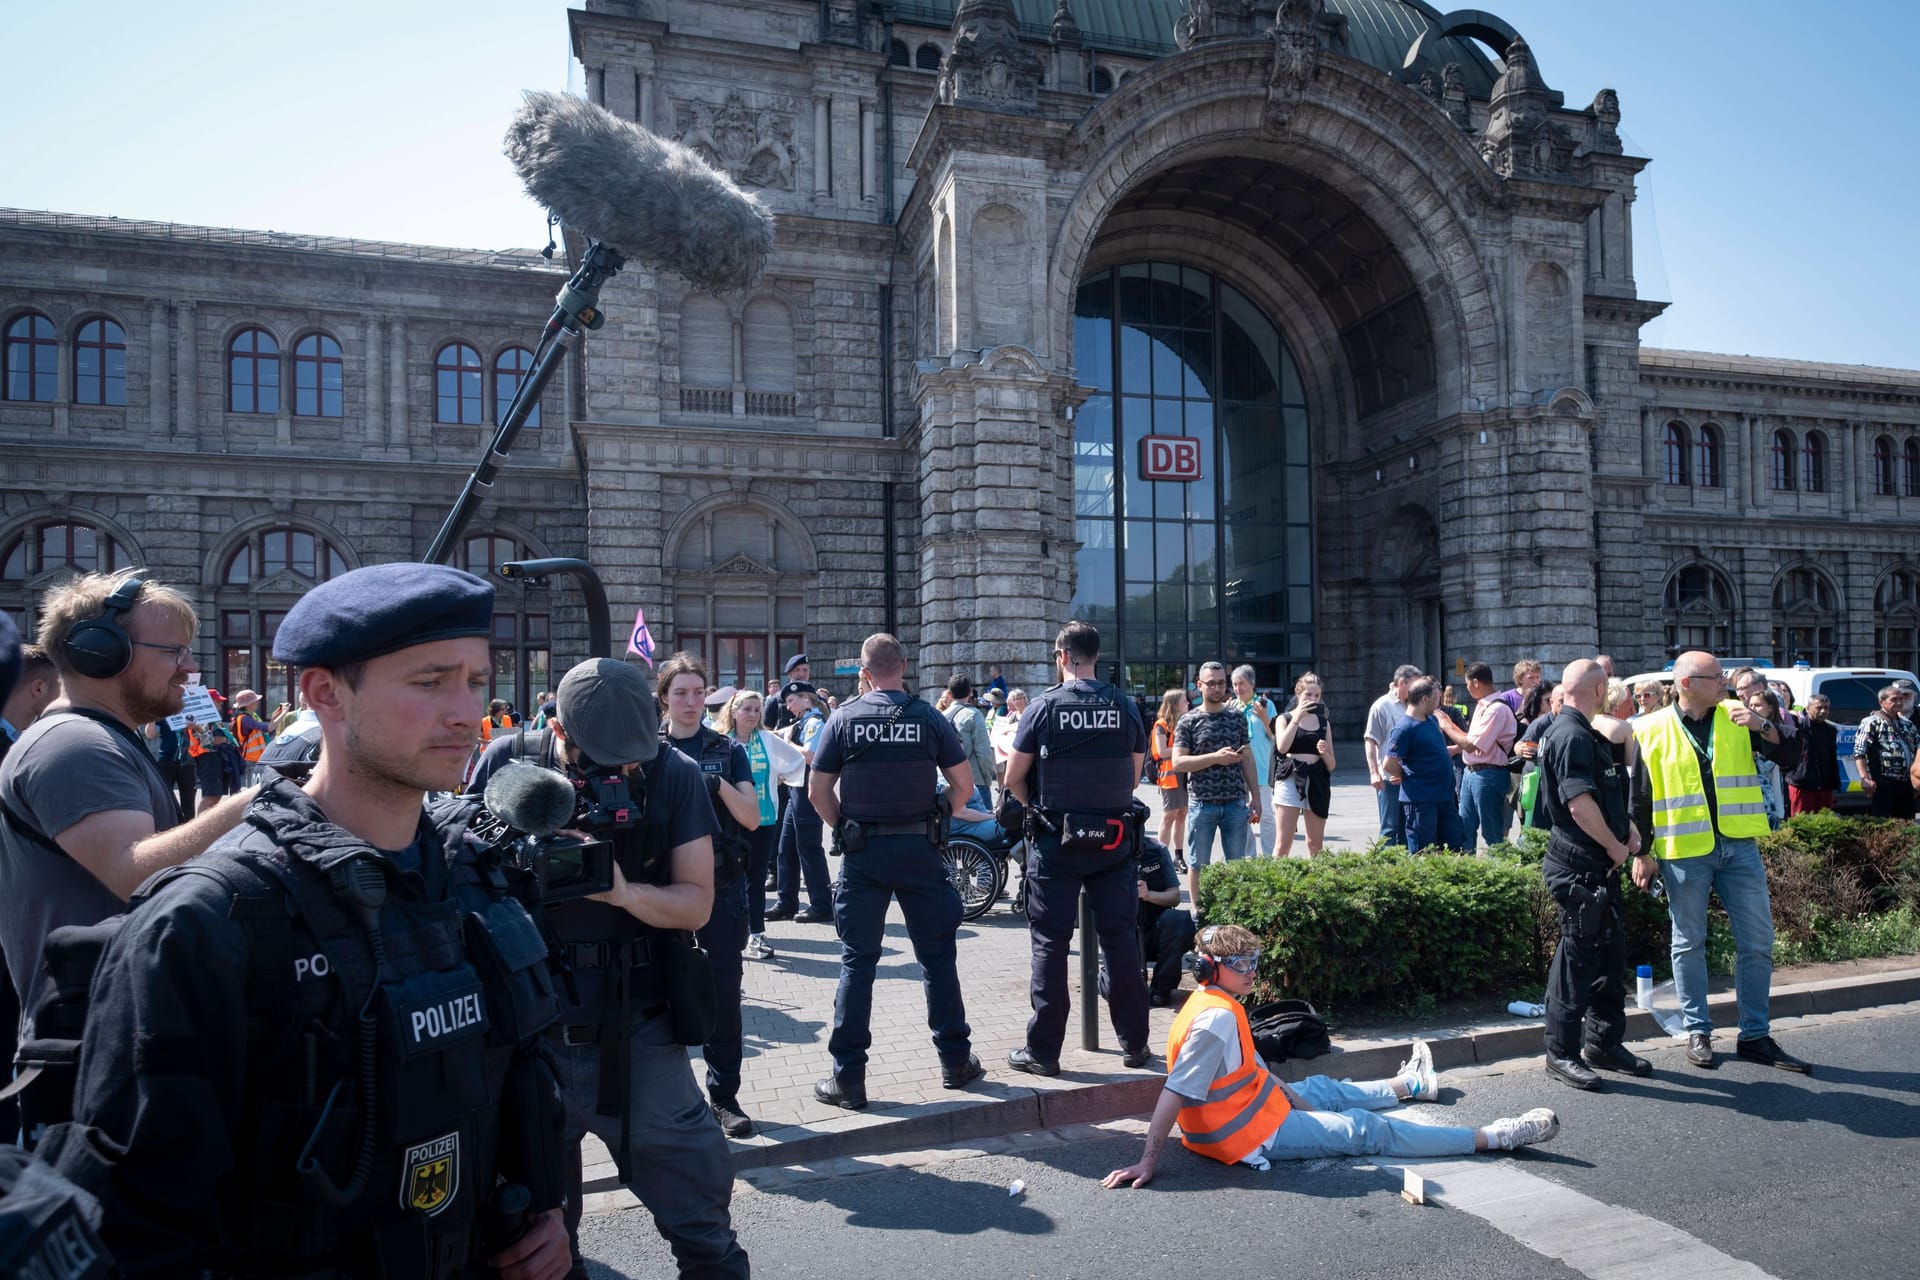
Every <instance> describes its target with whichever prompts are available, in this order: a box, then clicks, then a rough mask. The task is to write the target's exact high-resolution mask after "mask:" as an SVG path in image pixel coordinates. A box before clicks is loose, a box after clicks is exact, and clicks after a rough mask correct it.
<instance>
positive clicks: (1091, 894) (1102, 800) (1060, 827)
mask: <svg viewBox="0 0 1920 1280" xmlns="http://www.w3.org/2000/svg"><path fill="white" fill-rule="evenodd" d="M1053 657H1054V661H1055V663H1057V664H1058V666H1059V669H1060V683H1059V684H1056V685H1054V686H1053V687H1052V688H1051V689H1048V690H1047V691H1046V692H1045V693H1043V694H1041V695H1040V696H1039V697H1037V698H1035V699H1034V700H1033V701H1032V702H1031V703H1029V704H1028V706H1027V710H1026V713H1025V714H1024V715H1022V716H1021V717H1020V727H1019V729H1017V730H1015V732H1014V735H1013V748H1012V750H1010V751H1009V752H1008V753H1007V781H1006V786H1007V790H1008V791H1009V792H1011V793H1012V794H1013V796H1014V798H1015V799H1017V800H1019V801H1020V802H1021V803H1022V804H1024V805H1026V806H1027V807H1028V811H1029V813H1030V814H1031V815H1032V821H1031V823H1030V825H1029V828H1028V829H1029V830H1030V831H1031V832H1032V834H1033V838H1032V839H1031V840H1029V842H1028V850H1029V852H1028V854H1027V878H1026V890H1027V921H1028V924H1029V926H1030V928H1031V929H1032V933H1033V961H1032V966H1033V967H1032V976H1031V979H1030V991H1031V994H1032V1000H1033V1017H1032V1018H1030V1019H1029V1020H1028V1022H1027V1042H1026V1043H1025V1044H1024V1045H1021V1046H1020V1047H1019V1048H1016V1049H1014V1050H1013V1051H1012V1052H1011V1053H1009V1054H1008V1055H1007V1062H1008V1064H1009V1065H1011V1066H1012V1067H1013V1068H1014V1069H1015V1070H1016V1071H1025V1072H1028V1073H1030V1074H1032V1075H1037V1076H1053V1075H1058V1074H1060V1045H1061V1043H1062V1042H1063V1041H1064V1040H1065V1039H1066V1035H1067V1010H1068V1008H1069V1001H1068V997H1067V949H1068V947H1069V945H1070V944H1071V943H1072V941H1073V926H1074V915H1075V913H1076V912H1077V911H1078V910H1079V907H1080V892H1081V890H1082V889H1083V888H1084V889H1085V890H1086V893H1087V897H1088V899H1089V901H1090V903H1091V905H1092V907H1093V923H1094V930H1095V932H1096V933H1097V934H1098V935H1099V938H1100V955H1101V959H1102V961H1103V962H1104V963H1105V965H1106V967H1107V972H1108V975H1109V977H1108V984H1107V991H1106V996H1107V1011H1108V1013H1109V1014H1110V1015H1111V1017H1112V1019H1113V1030H1114V1033H1115V1034H1116V1035H1118V1036H1119V1037H1120V1047H1121V1049H1122V1050H1123V1051H1124V1053H1125V1055H1126V1056H1125V1062H1126V1064H1127V1065H1128V1066H1129V1067H1142V1066H1145V1065H1146V1064H1147V1062H1148V1061H1149V1060H1150V1059H1151V1057H1152V1051H1151V1050H1150V1049H1149V1048H1148V1045H1147V986H1146V983H1145V982H1144V981H1143V980H1142V979H1141V977H1140V945H1139V941H1138V939H1137V938H1136V937H1135V933H1134V926H1135V916H1136V914H1137V906H1136V904H1137V902H1138V900H1139V898H1138V892H1137V890H1136V887H1135V886H1136V883H1137V882H1136V880H1135V877H1134V858H1135V855H1136V850H1135V848H1134V841H1135V840H1136V839H1138V837H1139V825H1138V823H1137V822H1136V821H1135V820H1134V817H1133V814H1132V812H1131V811H1132V807H1133V785H1134V781H1135V780H1136V779H1137V778H1139V776H1140V769H1141V766H1142V765H1143V764H1144V763H1145V761H1146V754H1147V733H1146V729H1145V728H1144V727H1143V726H1142V725H1141V723H1140V714H1139V712H1138V711H1136V710H1135V709H1134V706H1133V702H1132V700H1131V699H1129V698H1128V697H1127V696H1126V695H1125V694H1123V693H1121V692H1120V690H1118V689H1116V688H1114V687H1113V686H1111V685H1106V684H1100V683H1098V682H1097V681H1096V680H1095V679H1094V674H1093V664H1094V663H1095V661H1097V660H1098V659H1099V657H1100V632H1099V631H1098V630H1096V629H1095V628H1094V627H1093V626H1091V625H1089V624H1088V623H1085V622H1077V621H1076V622H1069V623H1068V624H1067V625H1066V626H1064V627H1062V628H1061V629H1060V634H1059V635H1058V636H1057V637H1055V638H1054V642H1053Z"/></svg>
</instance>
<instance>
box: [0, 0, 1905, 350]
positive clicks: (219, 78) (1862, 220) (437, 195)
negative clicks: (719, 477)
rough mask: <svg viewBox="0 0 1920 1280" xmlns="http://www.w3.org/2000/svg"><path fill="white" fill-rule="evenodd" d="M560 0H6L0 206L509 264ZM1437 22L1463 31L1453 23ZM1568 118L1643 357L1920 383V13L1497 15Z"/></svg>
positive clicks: (1793, 10)
mask: <svg viewBox="0 0 1920 1280" xmlns="http://www.w3.org/2000/svg"><path fill="white" fill-rule="evenodd" d="M566 7H567V6H566V4H565V2H564V0H463V2H462V3H459V4H432V5H428V4H414V3H407V2H406V0H397V2H396V0H387V3H382V4H375V3H372V2H371V0H334V2H333V3H331V4H328V5H291V4H261V3H258V0H253V2H251V3H245V4H242V3H239V2H238V0H190V2H189V3H176V4H156V3H153V2H152V0H139V2H137V3H136V2H134V0H61V2H59V3H47V2H45V0H42V2H41V3H29V2H28V0H11V2H10V3H9V4H8V5H7V9H8V10H9V12H8V14H7V17H6V20H5V23H4V27H3V28H0V30H3V31H4V38H3V47H0V155H3V156H4V157H5V161H4V169H0V175H4V176H0V203H4V204H7V205H13V206H18V207H25V208H35V209H56V210H61V211H64V212H72V213H90V214H117V215H119V216H121V217H129V218H154V219H161V220H172V221H179V222H196V223H208V224H213V225H216V226H238V227H254V228H271V229H275V230H282V231H303V232H316V233H322V234H331V235H346V236H361V237H366V238H372V239H384V240H402V241H411V242H419V243H427V244H451V245H459V246H471V247H485V248H502V247H508V246H518V245H537V244H539V243H541V242H542V235H543V221H542V217H541V214H540V212H539V210H537V209H536V208H535V207H534V206H533V204H532V203H531V202H530V201H528V200H527V199H526V198H525V197H524V196H523V195H522V194H521V193H520V190H519V186H518V183H517V182H516V181H515V180H514V177H513V175H512V172H511V171H510V170H509V168H508V167H507V163H506V161H505V160H504V159H502V158H501V156H500V147H499V143H500V135H501V133H502V131H503V130H504V129H505V126H506V122H507V119H508V118H509V117H510V116H511V115H512V113H513V110H514V108H515V106H516V105H517V94H518V92H519V90H521V89H523V88H565V87H568V85H569V79H570V75H571V79H572V82H573V85H574V87H577V85H578V73H577V71H574V72H571V73H570V58H569V55H568V48H567V28H566V18H565V9H566ZM1440 7H1441V8H1443V9H1445V8H1448V7H1451V6H1450V5H1448V4H1442V5H1441V6H1440ZM1484 7H1487V8H1489V9H1491V10H1492V11H1493V12H1495V13H1498V14H1500V15H1501V16H1502V17H1504V18H1506V19H1507V20H1508V21H1509V22H1511V23H1513V25H1514V26H1515V27H1517V28H1518V29H1519V30H1520V31H1521V33H1522V34H1524V35H1525V36H1526V37H1527V40H1528V42H1529V43H1530V44H1532V46H1533V49H1534V53H1535V56H1536V59H1537V61H1538V63H1539V66H1540V70H1541V72H1542V74H1543V75H1544V76H1545V77H1546V79H1547V82H1548V83H1549V84H1551V85H1552V86H1554V87H1555V88H1557V89H1559V90H1561V91H1562V92H1564V93H1565V94H1566V96H1567V102H1568V104H1569V105H1570V106H1584V105H1585V104H1586V103H1588V102H1590V101H1591V100H1592V98H1593V94H1594V93H1595V91H1597V90H1598V89H1600V88H1601V87H1603V86H1605V87H1610V88H1613V89H1616V90H1618V91H1619V93H1620V102H1621V110H1622V113H1623V119H1622V122H1621V131H1622V133H1623V134H1625V135H1626V138H1627V140H1628V143H1629V148H1630V149H1631V150H1634V151H1637V153H1638V154H1641V155H1645V156H1650V157H1652V159H1653V163H1652V164H1651V165H1650V166H1649V167H1648V168H1647V169H1646V170H1645V171H1644V172H1643V174H1642V175H1641V187H1640V201H1639V206H1638V211H1637V212H1638V217H1637V224H1638V226H1637V230H1638V239H1637V248H1636V265H1637V268H1638V271H1637V274H1638V277H1639V282H1640V291H1641V294H1642V295H1643V296H1647V297H1659V298H1663V299H1667V300H1670V301H1672V303H1673V307H1672V308H1671V309H1670V310H1669V312H1668V314H1667V315H1666V316H1665V317H1664V318H1663V319H1661V320H1658V321H1655V322H1654V323H1653V324H1652V325H1649V326H1648V327H1647V328H1646V329H1645V330H1644V331H1643V337H1644V339H1645V340H1646V341H1647V342H1648V343H1649V344H1657V345H1665V346H1678V347H1697V348H1702V349H1705V350H1710V351H1726V352H1736V353H1746V354H1751V355H1769V356H1791V357H1796V358H1801V359H1812V360H1832V361H1840V362H1844V363H1855V364H1882V365H1895V366H1900V367H1904V368H1916V367H1920V336H1916V335H1917V334H1920V325H1916V323H1915V320H1914V313H1915V304H1916V300H1917V299H1920V245H1916V240H1920V236H1917V235H1916V233H1917V232H1920V214H1917V213H1916V209H1920V111H1917V110H1916V109H1915V97H1914V85H1915V84H1916V80H1915V76H1914V72H1913V67H1912V57H1913V52H1914V50H1915V49H1916V48H1920V3H1915V2H1914V0H1857V2H1854V3H1834V2H1833V0H1826V2H1823V3H1819V4H1807V3H1804V0H1802V2H1799V3H1795V2H1792V0H1489V3H1488V4H1487V5H1485V6H1484Z"/></svg>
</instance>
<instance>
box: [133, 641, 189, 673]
mask: <svg viewBox="0 0 1920 1280" xmlns="http://www.w3.org/2000/svg"><path fill="white" fill-rule="evenodd" d="M134 643H135V644H137V645H139V646H140V647H141V648H142V649H158V650H159V651H160V652H162V653H170V654H172V655H173V665H174V666H176V667H185V666H189V665H191V664H192V662H193V646H192V645H190V644H155V643H153V642H152V641H151V640H135V641H134Z"/></svg>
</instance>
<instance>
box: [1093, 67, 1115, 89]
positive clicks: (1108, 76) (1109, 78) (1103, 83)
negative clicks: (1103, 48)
mask: <svg viewBox="0 0 1920 1280" xmlns="http://www.w3.org/2000/svg"><path fill="white" fill-rule="evenodd" d="M1087 89H1088V91H1089V92H1091V93H1100V94H1107V93H1112V92H1113V72H1111V71H1109V70H1107V69H1106V68H1105V67H1095V68H1094V69H1093V74H1091V75H1089V76H1088V77H1087Z"/></svg>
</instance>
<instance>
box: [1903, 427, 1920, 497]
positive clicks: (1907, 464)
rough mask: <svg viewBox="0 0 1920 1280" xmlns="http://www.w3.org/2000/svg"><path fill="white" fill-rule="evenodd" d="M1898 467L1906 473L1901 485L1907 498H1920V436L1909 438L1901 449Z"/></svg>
mask: <svg viewBox="0 0 1920 1280" xmlns="http://www.w3.org/2000/svg"><path fill="white" fill-rule="evenodd" d="M1900 469H1901V470H1902V471H1903V472H1905V473H1906V475H1905V476H1904V477H1903V479H1902V482H1901V487H1902V488H1904V489H1905V490H1906V493H1907V496H1908V497H1909V498H1920V436H1915V437H1913V438H1912V439H1909V440H1908V441H1907V443H1906V447H1905V448H1904V449H1903V450H1902V451H1901V460H1900Z"/></svg>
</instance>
